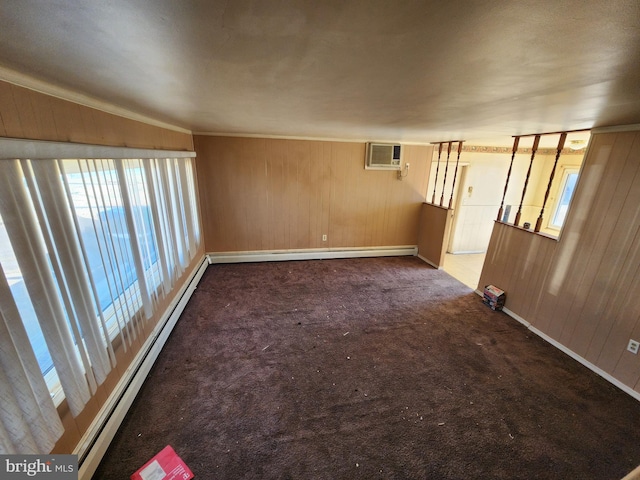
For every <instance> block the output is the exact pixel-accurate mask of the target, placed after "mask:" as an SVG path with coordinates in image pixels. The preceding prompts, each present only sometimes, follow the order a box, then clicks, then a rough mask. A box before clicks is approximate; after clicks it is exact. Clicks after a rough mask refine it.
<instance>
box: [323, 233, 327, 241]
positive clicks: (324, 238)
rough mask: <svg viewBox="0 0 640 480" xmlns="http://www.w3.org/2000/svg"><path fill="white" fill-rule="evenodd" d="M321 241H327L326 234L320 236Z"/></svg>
mask: <svg viewBox="0 0 640 480" xmlns="http://www.w3.org/2000/svg"><path fill="white" fill-rule="evenodd" d="M322 241H323V242H326V241H327V235H326V234H325V235H322Z"/></svg>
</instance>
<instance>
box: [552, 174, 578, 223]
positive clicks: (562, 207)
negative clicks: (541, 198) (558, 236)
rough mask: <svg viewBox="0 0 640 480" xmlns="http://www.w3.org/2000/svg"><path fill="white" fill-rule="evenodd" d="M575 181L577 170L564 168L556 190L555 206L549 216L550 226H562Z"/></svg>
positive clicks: (576, 180) (576, 179)
mask: <svg viewBox="0 0 640 480" xmlns="http://www.w3.org/2000/svg"><path fill="white" fill-rule="evenodd" d="M577 182H578V170H577V169H566V170H565V171H564V175H563V177H562V183H561V186H560V190H559V192H558V201H557V202H556V205H555V208H554V210H553V216H552V217H551V221H550V222H549V227H550V228H555V229H558V230H560V229H561V228H562V225H563V224H564V219H565V218H566V216H567V211H568V210H569V202H571V197H572V196H573V191H574V190H575V188H576V183H577Z"/></svg>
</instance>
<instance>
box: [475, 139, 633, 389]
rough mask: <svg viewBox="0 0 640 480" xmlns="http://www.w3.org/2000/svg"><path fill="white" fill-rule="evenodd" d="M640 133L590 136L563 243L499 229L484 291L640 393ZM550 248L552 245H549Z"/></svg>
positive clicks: (491, 249)
mask: <svg viewBox="0 0 640 480" xmlns="http://www.w3.org/2000/svg"><path fill="white" fill-rule="evenodd" d="M638 159H640V131H622V132H617V133H595V134H594V135H593V137H592V140H591V145H590V147H589V151H588V153H587V156H586V157H585V160H584V166H583V168H582V171H581V176H580V179H579V182H578V185H577V187H576V191H575V194H574V199H573V200H572V204H571V208H570V211H569V214H568V216H567V219H566V222H565V227H564V230H563V231H562V234H561V236H560V239H559V240H558V241H557V242H556V241H554V240H550V239H546V238H544V237H541V236H539V235H535V234H533V233H530V232H524V231H522V230H521V229H517V228H514V227H511V226H507V225H502V224H496V225H495V228H494V232H493V235H492V239H491V245H490V247H489V252H488V254H487V260H486V262H485V267H484V269H483V272H482V277H481V283H480V285H484V284H487V283H492V284H495V285H497V286H499V287H500V288H503V289H504V290H506V292H507V305H506V306H507V307H508V308H509V309H510V310H512V311H513V312H514V313H516V314H518V315H519V316H521V317H522V318H524V319H525V320H526V321H528V322H530V323H531V324H532V326H533V327H535V328H536V329H538V330H540V331H542V332H543V333H545V334H546V335H548V336H549V337H551V338H552V339H554V340H556V341H558V342H559V343H561V344H562V345H564V346H566V347H567V348H568V349H569V350H571V351H572V352H574V353H575V354H577V355H579V356H580V357H582V358H583V359H585V360H587V361H588V362H591V363H592V364H593V365H595V366H596V367H598V368H600V369H602V370H603V371H605V372H607V373H608V374H610V375H612V376H613V377H614V378H616V379H617V380H619V381H620V382H622V383H623V384H625V385H627V386H629V387H630V388H632V389H635V390H636V391H639V392H640V355H634V354H632V353H630V352H628V351H627V350H626V347H627V344H628V342H629V339H635V340H640V296H638V292H640V161H638ZM550 242H552V243H550Z"/></svg>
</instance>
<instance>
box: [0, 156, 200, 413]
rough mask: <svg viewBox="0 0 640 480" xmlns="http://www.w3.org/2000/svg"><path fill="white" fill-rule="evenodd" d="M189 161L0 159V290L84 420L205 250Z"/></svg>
mask: <svg viewBox="0 0 640 480" xmlns="http://www.w3.org/2000/svg"><path fill="white" fill-rule="evenodd" d="M111 150H114V149H111ZM125 153H135V152H130V151H127V152H125ZM154 153H156V154H157V153H161V152H154ZM180 153H182V154H185V152H180ZM187 155H189V154H188V153H187V154H186V155H185V156H184V157H180V158H178V157H174V158H104V159H78V158H73V159H69V158H66V159H47V158H43V159H40V158H38V159H15V160H0V177H1V180H0V183H1V184H2V185H0V200H1V201H0V273H1V274H2V275H3V276H4V277H5V278H6V283H5V285H6V287H5V288H6V289H5V290H4V291H3V292H0V293H3V295H6V297H3V298H9V299H10V303H11V304H12V305H13V304H15V307H16V308H15V309H12V310H11V311H10V312H9V310H10V309H9V308H7V312H8V313H6V314H5V311H4V309H3V311H2V314H3V316H5V317H6V316H8V315H11V316H12V317H13V318H17V322H18V323H21V324H22V326H23V327H24V330H25V331H26V338H28V345H27V346H26V348H28V349H29V350H31V352H32V353H33V355H34V356H35V360H36V361H37V365H38V366H39V369H40V372H41V374H42V378H43V379H44V380H45V382H46V384H47V386H48V388H49V391H50V394H51V396H56V398H60V399H61V398H67V400H68V401H69V404H70V408H71V410H72V412H73V413H74V415H75V414H77V413H79V412H80V411H81V409H82V408H83V406H84V404H86V401H87V400H88V398H89V397H90V396H91V395H93V393H95V391H96V387H97V385H100V384H101V383H102V382H103V381H104V379H105V378H106V376H107V374H108V373H109V371H110V370H111V369H112V368H113V367H114V366H115V363H116V360H115V354H114V341H116V340H117V341H118V344H119V345H122V346H123V348H125V349H126V348H128V347H130V346H131V345H132V343H133V342H134V341H136V339H137V337H138V336H141V335H143V331H144V329H145V327H144V325H145V323H146V322H148V321H149V319H151V318H152V317H153V316H154V315H155V313H156V312H157V310H158V308H157V307H158V303H159V302H160V300H162V298H163V297H165V296H166V295H167V294H169V293H170V292H171V291H172V288H173V287H174V285H175V282H176V280H177V279H178V278H179V277H180V276H181V275H182V273H183V272H184V271H185V269H186V268H187V266H188V265H189V264H190V262H191V261H192V260H193V259H194V257H195V254H196V253H197V251H198V248H199V245H200V241H201V239H200V227H199V215H198V211H197V203H196V198H195V180H194V178H193V177H194V173H195V172H194V167H193V164H192V158H190V156H187ZM0 288H2V284H0ZM12 325H14V327H8V328H16V327H15V325H16V323H15V322H14V323H13V324H12ZM20 328H22V327H20ZM24 347H25V345H20V347H19V348H16V351H20V350H24Z"/></svg>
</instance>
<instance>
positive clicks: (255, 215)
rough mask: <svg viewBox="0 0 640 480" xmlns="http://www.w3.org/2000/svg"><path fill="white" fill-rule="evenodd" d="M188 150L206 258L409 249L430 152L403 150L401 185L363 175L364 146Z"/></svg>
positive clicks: (224, 142)
mask: <svg viewBox="0 0 640 480" xmlns="http://www.w3.org/2000/svg"><path fill="white" fill-rule="evenodd" d="M194 142H195V148H196V152H197V155H198V157H197V161H196V162H197V169H198V182H199V191H200V197H201V201H200V203H201V207H202V209H203V212H202V218H203V223H204V231H205V242H206V250H207V251H208V252H232V251H235V252H238V251H261V250H299V249H312V248H349V247H373V246H398V245H417V242H418V222H419V216H420V206H421V204H422V202H423V201H424V198H425V193H426V192H425V189H426V185H427V181H428V171H429V170H428V165H429V162H430V160H431V154H432V147H431V146H412V145H405V146H403V151H404V153H403V155H404V160H405V161H408V162H410V164H411V167H410V170H409V175H408V176H407V178H404V179H403V180H402V181H400V180H398V178H397V173H396V172H395V171H377V170H365V168H364V157H365V144H364V143H351V142H324V141H307V140H280V139H266V138H234V137H212V136H196V137H194ZM323 235H327V240H326V241H323V240H322V236H323Z"/></svg>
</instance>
